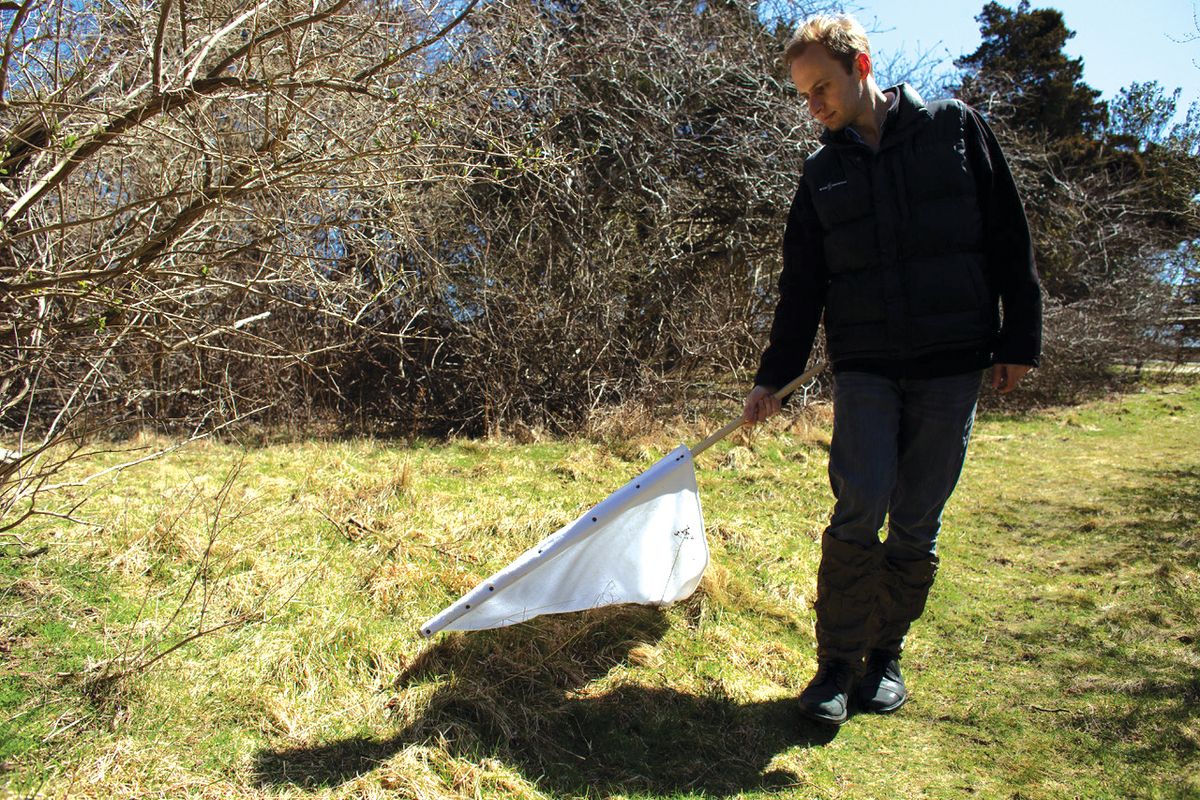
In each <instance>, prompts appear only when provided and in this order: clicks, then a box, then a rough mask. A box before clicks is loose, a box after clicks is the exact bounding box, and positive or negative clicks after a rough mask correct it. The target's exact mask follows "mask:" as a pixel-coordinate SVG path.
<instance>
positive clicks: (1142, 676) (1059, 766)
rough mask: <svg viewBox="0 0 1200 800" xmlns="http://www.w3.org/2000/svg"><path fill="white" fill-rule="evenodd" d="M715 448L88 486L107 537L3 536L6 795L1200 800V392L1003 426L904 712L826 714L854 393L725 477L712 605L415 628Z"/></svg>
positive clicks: (507, 445)
mask: <svg viewBox="0 0 1200 800" xmlns="http://www.w3.org/2000/svg"><path fill="white" fill-rule="evenodd" d="M700 433H701V431H698V430H687V429H686V428H683V427H679V428H678V429H677V430H675V431H673V432H670V433H667V432H664V433H660V434H656V435H653V436H641V437H628V436H626V437H610V438H607V439H603V440H590V441H582V440H580V441H534V442H529V443H515V442H511V441H458V442H451V443H445V444H433V443H417V444H412V445H397V444H389V443H382V442H375V441H364V440H356V441H333V442H330V441H323V442H306V443H302V444H267V445H259V446H254V447H237V446H234V445H232V444H216V443H202V444H198V445H195V446H191V447H190V448H188V449H185V450H183V451H180V452H178V453H175V454H173V455H171V456H169V457H167V458H165V459H162V460H159V461H155V462H150V463H147V464H144V465H141V466H139V467H137V468H135V469H133V470H131V471H127V472H125V473H123V474H122V475H121V476H120V478H119V479H111V482H109V483H107V484H105V485H101V486H92V485H89V486H87V487H82V488H80V489H78V490H74V491H76V492H77V494H76V495H74V496H66V497H63V501H64V502H70V501H73V500H78V499H82V497H83V495H82V494H80V493H82V492H84V491H86V492H89V493H91V494H92V496H91V499H90V501H89V503H88V505H86V506H85V507H84V511H83V512H82V514H83V516H84V517H86V520H87V522H88V523H89V524H76V523H69V522H65V521H62V520H56V519H48V520H46V521H42V522H38V523H37V524H31V525H28V526H26V527H25V528H24V529H22V530H20V531H18V536H16V537H12V536H9V537H5V538H3V539H0V659H2V662H0V663H2V666H3V671H2V672H0V797H25V796H35V795H36V796H45V797H59V796H80V797H164V798H175V797H212V798H225V797H260V796H271V797H276V796H277V797H354V798H376V797H378V798H382V797H399V798H443V797H445V798H496V797H520V798H535V797H564V796H569V797H575V796H589V797H610V796H622V797H639V798H640V797H647V798H648V797H701V796H711V797H728V796H734V795H739V796H746V797H763V796H766V795H771V796H782V797H794V798H810V797H823V798H824V797H829V798H834V797H837V798H908V797H914V798H915V797H936V798H958V797H1003V798H1063V797H1083V798H1124V797H1163V798H1174V797H1200V644H1198V643H1197V641H1196V639H1197V636H1198V635H1200V624H1198V619H1197V617H1198V614H1197V610H1198V609H1200V386H1197V385H1187V386H1184V385H1179V386H1168V387H1155V388H1152V389H1147V390H1145V391H1142V392H1138V393H1133V394H1127V395H1124V396H1121V397H1119V398H1114V399H1109V400H1106V401H1102V402H1095V403H1091V404H1088V405H1085V406H1081V407H1075V408H1070V409H1054V410H1048V411H1044V412H1038V413H1034V414H1028V415H1010V416H1004V415H997V414H991V415H986V416H984V417H983V418H982V419H981V420H980V422H979V424H978V426H977V428H976V437H975V441H974V443H973V445H972V453H971V456H970V457H969V459H968V464H967V469H966V471H965V473H964V476H963V479H962V482H961V484H960V487H959V489H958V492H957V493H956V495H955V497H954V498H953V499H952V501H951V504H950V506H949V508H948V509H947V513H946V519H945V531H944V534H943V539H942V543H941V555H942V569H941V572H940V574H939V579H938V583H937V585H936V586H935V588H934V592H933V596H932V598H931V601H930V604H929V608H928V610H927V613H926V616H925V618H924V619H922V620H921V622H920V623H918V627H917V628H916V629H915V631H914V633H913V634H912V636H911V637H910V640H909V647H908V651H907V653H906V656H905V659H904V666H905V670H906V676H907V677H908V680H909V684H910V688H911V689H912V692H913V696H912V700H911V702H910V703H909V704H908V705H907V706H906V707H905V708H904V709H902V710H901V711H900V712H899V713H898V714H896V715H894V716H890V717H878V716H856V717H854V718H852V719H851V720H850V722H849V723H847V724H846V725H845V726H843V727H842V728H840V729H838V730H836V731H835V730H833V729H829V728H823V727H820V726H816V725H812V724H809V723H806V722H803V721H801V719H800V718H799V716H798V715H797V713H796V709H795V701H794V698H795V697H796V695H797V694H798V693H799V691H800V689H801V688H802V687H803V686H804V684H805V683H806V682H807V680H808V678H809V676H810V674H811V671H812V669H813V667H814V647H813V640H812V610H811V601H812V591H813V587H814V575H815V569H816V564H817V558H818V541H819V536H820V532H821V530H822V528H823V525H824V521H825V519H826V516H827V514H828V507H829V503H830V497H829V489H828V484H827V482H826V479H825V472H824V469H825V457H826V450H827V446H828V437H829V415H828V409H827V407H816V408H812V409H809V410H807V411H806V412H804V413H802V414H800V415H798V416H791V417H790V418H787V419H783V418H777V419H776V420H773V421H772V423H771V424H769V425H767V426H765V427H763V428H760V429H759V430H758V431H757V432H756V434H755V436H754V437H753V439H751V440H745V439H742V440H738V441H733V442H729V443H726V444H722V445H720V446H718V447H717V448H714V450H712V451H709V452H708V453H706V454H704V455H703V456H702V457H701V459H700V462H699V466H700V469H699V482H700V489H701V496H702V499H703V503H704V509H705V517H706V522H707V524H708V537H709V543H710V547H711V548H712V553H713V561H712V563H711V564H710V566H709V569H708V572H707V573H706V576H705V580H704V583H703V584H702V588H701V591H699V592H698V593H697V594H696V595H695V596H693V598H691V599H689V600H688V601H686V602H684V603H681V604H679V605H677V606H675V607H673V608H670V609H668V610H665V611H661V610H652V609H642V608H628V607H626V608H617V609H610V610H605V611H600V612H593V613H589V614H576V615H565V616H560V617H550V618H540V619H538V620H535V621H532V622H529V623H526V624H523V625H520V626H516V627H514V628H509V629H504V630H499V631H490V632H484V633H476V634H469V635H461V634H452V635H445V636H442V637H439V638H437V639H435V640H433V641H431V642H426V641H424V640H421V639H419V638H418V637H417V635H416V630H417V626H418V625H419V624H420V623H421V622H422V621H424V620H425V619H426V618H428V617H429V616H431V615H432V614H433V613H435V612H436V611H438V610H439V609H441V608H442V607H443V606H444V605H446V604H447V603H448V602H450V601H451V600H453V599H455V598H457V597H458V595H459V594H460V593H461V592H463V591H465V590H467V589H469V588H471V587H472V586H473V585H474V584H475V582H476V581H477V580H479V579H481V578H483V577H485V576H486V575H487V574H489V573H490V572H492V571H493V570H495V569H497V568H499V567H501V566H503V565H504V564H506V563H508V561H509V559H511V558H512V557H513V556H514V555H516V554H517V553H519V552H521V551H522V550H523V549H524V548H526V547H527V546H529V545H530V544H532V543H533V542H535V541H537V540H538V539H539V538H540V537H542V536H544V535H545V534H547V533H549V532H551V531H553V530H554V529H555V528H557V527H558V526H560V525H562V524H563V523H565V522H567V521H569V520H570V519H572V518H574V516H575V515H577V514H578V513H579V512H580V511H582V510H583V509H584V508H586V507H587V506H589V505H591V504H593V503H595V502H597V501H599V500H600V499H602V498H603V497H604V496H606V495H607V494H608V492H610V491H612V490H613V489H615V488H617V487H618V486H620V485H621V484H622V483H624V482H625V481H626V480H627V479H628V478H630V477H631V476H632V475H634V474H636V473H638V472H640V471H641V470H642V469H644V468H645V467H647V466H649V464H651V463H653V461H654V460H655V459H656V458H657V457H658V456H660V455H662V454H664V453H666V452H668V451H669V450H670V449H671V448H673V446H674V445H675V444H676V443H677V442H678V440H679V439H680V438H682V439H685V440H687V441H692V440H695V439H698V438H699V434H700ZM134 444H138V443H137V442H135V443H134ZM142 444H147V445H152V444H155V442H153V441H146V442H142ZM120 458H121V456H120V455H118V454H110V455H104V456H96V457H95V458H94V459H93V460H92V461H91V462H90V463H88V464H85V465H79V468H80V469H83V468H85V467H86V468H87V469H89V470H92V471H94V470H95V468H96V467H98V466H103V465H104V464H105V463H110V462H113V463H115V462H116V461H117V460H119V459H120Z"/></svg>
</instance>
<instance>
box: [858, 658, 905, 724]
mask: <svg viewBox="0 0 1200 800" xmlns="http://www.w3.org/2000/svg"><path fill="white" fill-rule="evenodd" d="M907 699H908V690H907V689H905V688H904V677H903V676H902V675H901V674H900V657H899V656H896V655H893V654H891V653H889V652H887V651H885V650H872V651H871V652H870V654H868V655H867V671H866V673H865V674H864V675H863V679H862V682H861V683H859V684H858V702H859V705H861V706H862V709H863V710H864V711H870V712H871V713H873V714H890V713H891V712H893V711H895V710H896V709H898V708H899V707H900V706H902V705H904V701H905V700H907Z"/></svg>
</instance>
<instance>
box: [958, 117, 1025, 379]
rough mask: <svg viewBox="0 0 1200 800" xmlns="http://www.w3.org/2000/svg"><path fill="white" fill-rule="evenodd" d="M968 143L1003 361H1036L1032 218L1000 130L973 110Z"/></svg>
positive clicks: (1000, 361) (999, 356)
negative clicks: (998, 311)
mask: <svg viewBox="0 0 1200 800" xmlns="http://www.w3.org/2000/svg"><path fill="white" fill-rule="evenodd" d="M968 112H969V113H968V115H967V116H968V119H967V130H966V133H967V145H968V150H969V155H970V158H971V168H972V169H973V170H974V172H975V176H976V182H977V185H978V188H979V208H980V211H981V212H982V213H983V226H984V239H985V248H986V253H987V260H988V262H987V268H988V281H989V283H990V284H991V286H992V289H993V290H994V291H995V292H996V293H997V294H998V295H999V297H1000V306H1001V311H1002V317H1001V323H1000V336H999V338H998V340H997V342H996V347H995V352H994V354H993V358H994V360H995V362H996V363H998V364H1029V365H1031V366H1037V364H1038V360H1039V358H1040V357H1041V351H1042V290H1041V286H1040V284H1039V282H1038V274H1037V267H1036V265H1035V264H1034V258H1033V242H1032V240H1031V239H1030V236H1029V223H1028V221H1027V220H1026V218H1025V209H1024V207H1023V206H1022V204H1021V197H1020V194H1019V193H1018V192H1017V185H1016V182H1015V181H1013V176H1012V173H1011V172H1010V171H1009V169H1008V162H1007V161H1005V159H1004V153H1002V152H1001V150H1000V144H999V143H998V142H997V141H996V136H995V134H993V133H992V130H991V128H989V127H988V125H987V123H986V122H984V121H983V118H982V117H981V116H980V115H979V113H978V112H977V111H975V110H974V109H968Z"/></svg>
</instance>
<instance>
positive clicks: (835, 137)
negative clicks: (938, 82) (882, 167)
mask: <svg viewBox="0 0 1200 800" xmlns="http://www.w3.org/2000/svg"><path fill="white" fill-rule="evenodd" d="M884 92H885V93H886V92H895V93H896V97H897V101H896V103H895V105H894V106H892V107H891V108H889V109H888V112H887V116H886V117H884V119H883V129H882V131H881V132H880V136H879V149H880V150H883V149H884V148H886V147H889V146H890V145H892V144H895V143H896V142H899V141H903V140H904V139H907V138H908V137H909V136H911V135H912V134H913V133H914V132H915V130H916V128H917V127H918V126H919V125H920V123H922V122H924V121H926V120H929V119H932V118H933V117H932V115H931V114H930V113H929V109H927V108H926V107H925V101H924V100H922V99H921V95H919V94H917V90H916V89H914V88H912V87H911V86H909V85H908V84H907V83H900V84H897V85H895V86H891V87H889V88H887V89H885V90H884ZM821 143H822V144H832V145H850V146H861V147H865V146H866V145H864V144H863V142H862V139H860V138H859V137H858V135H857V134H855V133H853V132H852V131H851V130H850V129H849V128H843V129H842V130H840V131H836V132H835V131H831V130H829V129H828V128H826V129H825V131H824V133H822V134H821Z"/></svg>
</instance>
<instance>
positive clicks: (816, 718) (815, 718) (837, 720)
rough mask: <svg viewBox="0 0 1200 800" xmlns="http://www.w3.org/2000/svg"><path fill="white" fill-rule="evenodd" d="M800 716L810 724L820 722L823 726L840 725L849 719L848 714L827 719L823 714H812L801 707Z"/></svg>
mask: <svg viewBox="0 0 1200 800" xmlns="http://www.w3.org/2000/svg"><path fill="white" fill-rule="evenodd" d="M800 716H802V717H804V718H805V719H807V720H811V721H812V722H820V723H822V724H824V725H841V724H843V723H844V722H845V721H846V720H848V719H850V714H849V712H847V713H845V714H842V715H841V716H840V717H829V716H826V715H824V714H816V713H813V712H812V711H809V710H808V709H806V708H804V707H803V706H801V707H800Z"/></svg>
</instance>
